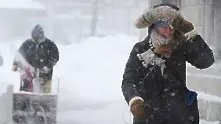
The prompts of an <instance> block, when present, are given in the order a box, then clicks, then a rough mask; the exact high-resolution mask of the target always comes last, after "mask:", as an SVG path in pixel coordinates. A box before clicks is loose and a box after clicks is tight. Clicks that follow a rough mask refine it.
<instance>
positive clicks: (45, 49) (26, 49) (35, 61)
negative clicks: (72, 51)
mask: <svg viewBox="0 0 221 124" xmlns="http://www.w3.org/2000/svg"><path fill="white" fill-rule="evenodd" d="M19 53H20V54H21V55H22V56H23V57H24V59H25V60H26V62H27V63H28V64H30V65H31V66H33V67H34V68H36V69H37V68H38V69H40V70H41V69H42V68H43V67H44V66H46V67H48V68H50V69H51V70H50V71H49V72H48V73H46V74H45V73H42V72H41V73H40V76H41V77H44V79H45V80H51V78H52V74H53V66H54V65H55V64H56V63H57V62H58V60H59V51H58V48H57V46H56V44H55V43H54V42H52V41H51V40H49V39H47V38H46V39H45V41H42V42H40V43H38V42H36V41H34V40H33V39H28V40H26V41H25V42H24V43H23V44H22V45H21V47H20V48H19ZM18 63H19V62H18V61H14V65H16V64H18Z"/></svg>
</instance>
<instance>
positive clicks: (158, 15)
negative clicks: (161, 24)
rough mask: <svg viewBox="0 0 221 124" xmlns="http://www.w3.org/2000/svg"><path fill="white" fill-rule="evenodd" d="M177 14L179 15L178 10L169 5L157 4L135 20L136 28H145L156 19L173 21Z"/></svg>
mask: <svg viewBox="0 0 221 124" xmlns="http://www.w3.org/2000/svg"><path fill="white" fill-rule="evenodd" d="M177 16H181V14H180V11H177V10H175V9H173V8H171V7H169V6H159V7H156V8H152V9H151V10H149V11H147V12H145V13H144V14H142V15H141V16H140V17H139V18H138V19H137V20H136V23H135V25H136V27H137V28H138V29H142V28H147V27H149V26H151V25H152V24H153V23H155V22H157V21H162V20H163V21H167V22H168V23H169V24H171V23H172V22H173V19H174V18H176V17H177Z"/></svg>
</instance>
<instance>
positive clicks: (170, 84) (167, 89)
mask: <svg viewBox="0 0 221 124" xmlns="http://www.w3.org/2000/svg"><path fill="white" fill-rule="evenodd" d="M136 27H137V28H139V29H141V28H148V36H147V37H146V38H145V39H144V40H143V41H141V42H138V43H136V44H135V45H134V46H133V49H132V51H131V53H130V56H129V59H128V61H127V63H126V67H125V70H124V74H123V81H122V86H121V87H122V92H123V95H124V97H125V100H126V102H127V103H128V105H129V107H130V111H131V113H132V114H133V116H134V122H133V124H199V111H198V105H197V93H196V92H195V91H191V90H189V89H188V88H187V86H186V62H188V63H190V64H191V65H192V66H195V67H196V68H198V69H206V68H208V67H210V66H211V65H212V64H213V63H214V56H213V52H212V50H211V49H210V48H209V46H208V45H207V44H206V42H205V41H204V39H203V38H202V37H201V36H200V35H199V34H198V33H197V31H196V30H195V28H194V26H193V24H192V23H191V22H189V21H187V20H185V19H184V17H183V16H182V15H181V14H180V11H179V8H178V7H177V6H175V5H171V4H160V5H156V6H154V7H153V8H152V9H151V10H149V11H148V12H146V13H144V14H143V15H142V16H141V17H140V18H138V19H137V21H136ZM192 83H194V82H192Z"/></svg>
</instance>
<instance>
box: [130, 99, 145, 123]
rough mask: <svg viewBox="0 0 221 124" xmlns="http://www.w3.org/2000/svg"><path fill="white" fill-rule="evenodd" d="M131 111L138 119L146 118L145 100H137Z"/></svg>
mask: <svg viewBox="0 0 221 124" xmlns="http://www.w3.org/2000/svg"><path fill="white" fill-rule="evenodd" d="M130 111H131V113H132V114H133V116H134V118H135V119H137V120H143V119H144V101H143V100H141V99H137V100H135V101H134V102H133V103H132V104H131V107H130Z"/></svg>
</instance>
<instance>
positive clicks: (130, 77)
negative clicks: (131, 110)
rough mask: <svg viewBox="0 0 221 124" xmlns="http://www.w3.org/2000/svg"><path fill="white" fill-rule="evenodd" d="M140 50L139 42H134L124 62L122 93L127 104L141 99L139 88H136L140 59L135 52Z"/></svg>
mask: <svg viewBox="0 0 221 124" xmlns="http://www.w3.org/2000/svg"><path fill="white" fill-rule="evenodd" d="M139 50H140V43H136V44H135V45H134V47H133V49H132V51H131V53H130V56H129V59H128V61H127V63H126V67H125V70H124V74H123V81H122V85H121V88H122V92H123V95H124V98H125V100H126V101H127V103H128V104H129V105H131V104H132V102H133V101H134V100H136V99H141V100H143V99H142V98H141V97H140V94H139V90H138V83H139V80H140V73H141V71H140V67H139V66H140V61H139V59H138V57H137V54H138V53H139Z"/></svg>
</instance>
